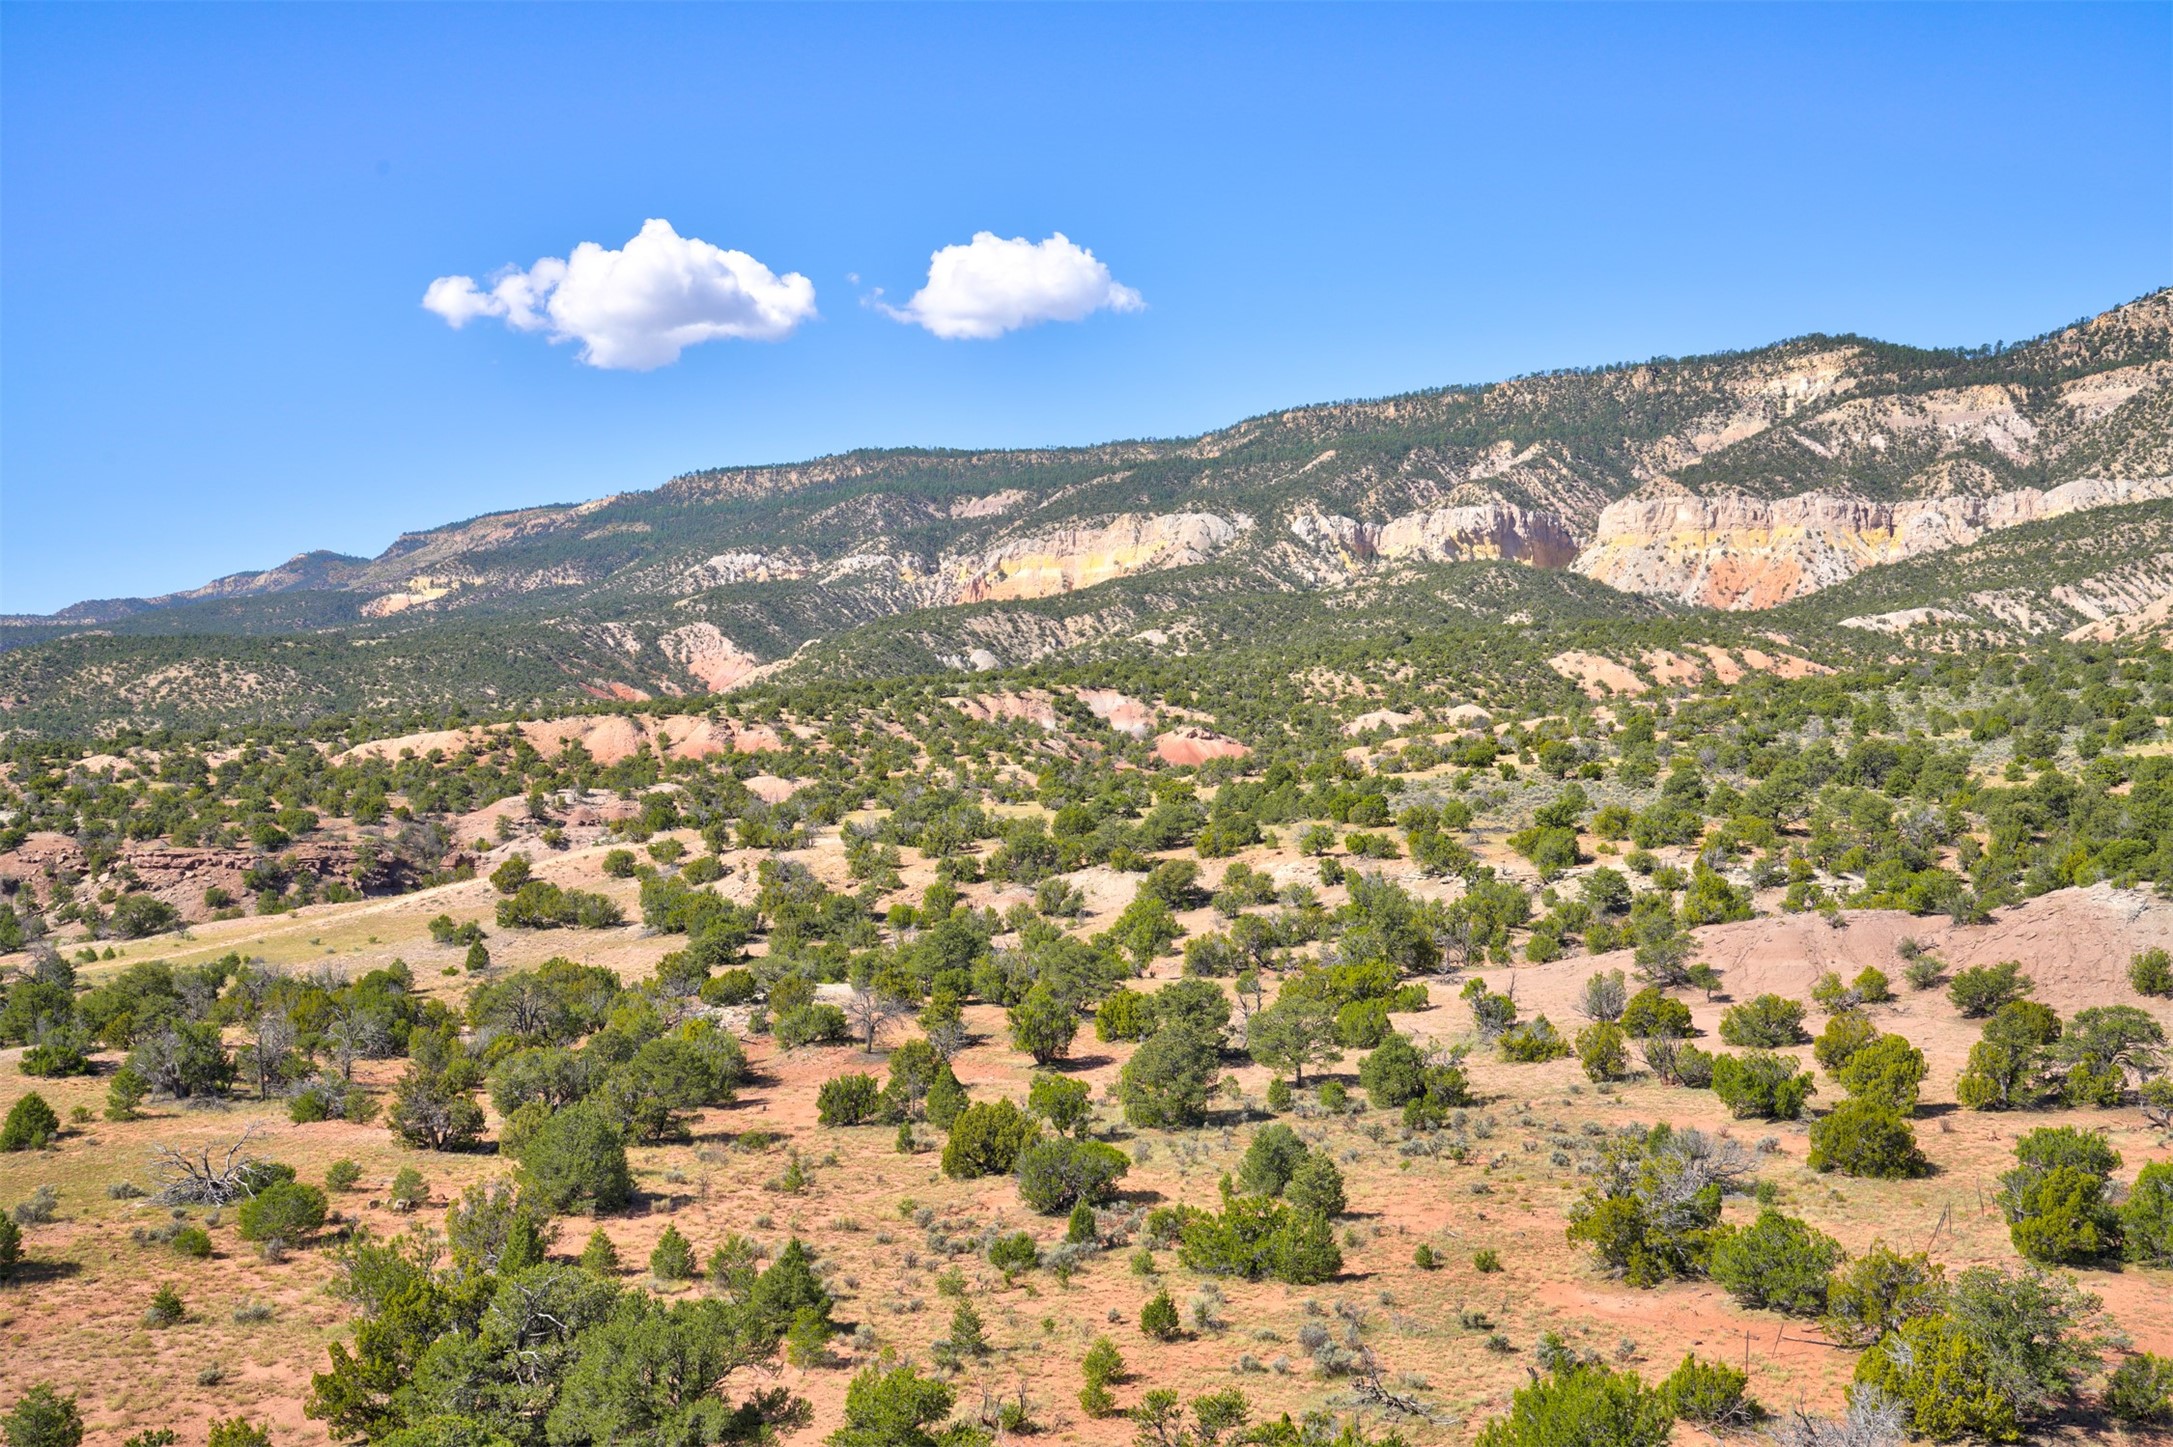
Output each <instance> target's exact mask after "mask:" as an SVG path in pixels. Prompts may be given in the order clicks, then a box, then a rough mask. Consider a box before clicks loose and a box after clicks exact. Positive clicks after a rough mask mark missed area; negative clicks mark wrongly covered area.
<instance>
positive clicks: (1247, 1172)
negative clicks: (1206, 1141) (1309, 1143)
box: [1237, 1047, 1386, 1196]
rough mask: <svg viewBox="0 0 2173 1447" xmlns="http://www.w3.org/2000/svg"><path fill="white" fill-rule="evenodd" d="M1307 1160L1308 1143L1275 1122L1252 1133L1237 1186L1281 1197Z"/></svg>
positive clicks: (1240, 1166)
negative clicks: (1299, 1164)
mask: <svg viewBox="0 0 2173 1447" xmlns="http://www.w3.org/2000/svg"><path fill="white" fill-rule="evenodd" d="M1383 1048H1384V1049H1385V1048H1386V1047H1383ZM1305 1157H1306V1149H1305V1142H1304V1141H1301V1140H1299V1139H1298V1133H1297V1132H1296V1131H1294V1130H1292V1129H1291V1128H1290V1127H1289V1126H1287V1125H1284V1124H1283V1123H1282V1122H1281V1121H1272V1122H1270V1123H1269V1124H1267V1125H1264V1126H1262V1127H1260V1129H1259V1130H1257V1131H1255V1132H1253V1138H1252V1143H1251V1144H1250V1145H1248V1146H1246V1148H1245V1159H1244V1160H1243V1161H1241V1162H1240V1163H1239V1164H1238V1168H1237V1183H1238V1185H1239V1186H1241V1187H1243V1188H1244V1189H1245V1190H1248V1191H1251V1192H1254V1193H1255V1194H1257V1195H1262V1196H1280V1195H1281V1194H1282V1193H1283V1187H1285V1186H1287V1185H1289V1184H1290V1177H1291V1173H1292V1172H1294V1171H1296V1170H1297V1169H1298V1163H1299V1162H1301V1161H1303V1160H1304V1159H1305Z"/></svg>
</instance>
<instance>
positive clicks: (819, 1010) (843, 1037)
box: [771, 1004, 852, 1050]
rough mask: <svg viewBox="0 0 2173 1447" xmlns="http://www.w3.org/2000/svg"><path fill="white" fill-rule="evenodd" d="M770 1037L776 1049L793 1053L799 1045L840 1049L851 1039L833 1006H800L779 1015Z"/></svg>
mask: <svg viewBox="0 0 2173 1447" xmlns="http://www.w3.org/2000/svg"><path fill="white" fill-rule="evenodd" d="M771 1033H773V1034H774V1035H775V1036H776V1037H777V1043H778V1044H779V1045H782V1046H784V1047H785V1048H786V1049H787V1050H795V1049H798V1048H799V1047H800V1046H802V1045H842V1044H844V1043H845V1042H846V1041H848V1040H850V1039H851V1038H852V1026H851V1025H850V1023H849V1022H848V1021H847V1020H846V1018H845V1012H844V1011H843V1010H840V1009H839V1008H838V1007H837V1006H835V1005H822V1004H816V1005H801V1006H799V1007H798V1008H796V1009H792V1010H787V1011H785V1012H784V1013H783V1014H781V1015H779V1016H778V1017H777V1023H776V1024H775V1025H773V1026H772V1027H771Z"/></svg>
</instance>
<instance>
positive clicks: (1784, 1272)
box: [1707, 1210, 1841, 1316]
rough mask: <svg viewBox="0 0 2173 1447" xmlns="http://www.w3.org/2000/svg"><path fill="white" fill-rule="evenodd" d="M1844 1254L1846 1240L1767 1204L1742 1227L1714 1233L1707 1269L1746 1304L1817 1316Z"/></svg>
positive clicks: (1823, 1304) (1795, 1314)
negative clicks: (1752, 1219) (1843, 1244)
mask: <svg viewBox="0 0 2173 1447" xmlns="http://www.w3.org/2000/svg"><path fill="white" fill-rule="evenodd" d="M1840 1260H1841V1244H1840V1243H1839V1242H1838V1241H1835V1240H1834V1239H1833V1238H1832V1237H1831V1236H1827V1235H1824V1234H1823V1233H1821V1232H1818V1231H1814V1230H1812V1229H1811V1228H1810V1227H1809V1226H1807V1225H1805V1224H1804V1223H1803V1222H1801V1221H1799V1220H1797V1219H1796V1218H1795V1217H1793V1216H1784V1215H1782V1214H1781V1213H1780V1212H1778V1211H1773V1210H1762V1211H1760V1212H1759V1213H1758V1219H1757V1220H1756V1221H1754V1222H1752V1223H1751V1224H1750V1225H1748V1226H1746V1227H1744V1228H1742V1229H1741V1230H1732V1229H1724V1230H1722V1231H1720V1232H1718V1233H1716V1235H1715V1236H1714V1239H1713V1244H1712V1253H1711V1256H1710V1257H1709V1265H1708V1267H1707V1270H1708V1271H1709V1272H1710V1273H1711V1275H1712V1278H1713V1280H1714V1281H1716V1282H1718V1283H1719V1284H1720V1285H1721V1286H1722V1287H1723V1288H1725V1289H1726V1290H1727V1292H1728V1294H1729V1295H1731V1296H1733V1297H1734V1298H1735V1299H1736V1300H1737V1301H1739V1302H1741V1303H1742V1304H1743V1305H1745V1306H1757V1307H1766V1308H1769V1309H1771V1310H1773V1311H1778V1312H1784V1313H1786V1314H1787V1315H1790V1316H1817V1315H1818V1314H1819V1313H1821V1312H1823V1311H1824V1310H1825V1309H1826V1289H1827V1286H1828V1284H1829V1283H1830V1282H1831V1281H1832V1279H1833V1270H1834V1267H1835V1266H1836V1265H1837V1264H1838V1263H1839V1262H1840Z"/></svg>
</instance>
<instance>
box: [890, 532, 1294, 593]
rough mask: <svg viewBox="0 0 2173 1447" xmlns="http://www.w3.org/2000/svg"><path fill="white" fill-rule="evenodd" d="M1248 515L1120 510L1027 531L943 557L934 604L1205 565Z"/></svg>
mask: <svg viewBox="0 0 2173 1447" xmlns="http://www.w3.org/2000/svg"><path fill="white" fill-rule="evenodd" d="M1252 527H1253V520H1252V519H1251V518H1250V517H1247V516H1244V515H1242V514H1240V515H1237V516H1232V517H1225V516H1222V515H1220V514H1217V513H1205V512H1183V513H1167V514H1163V515H1160V516H1139V515H1136V514H1125V515H1122V516H1119V517H1116V518H1112V519H1111V520H1110V521H1108V522H1106V523H1102V524H1099V525H1093V524H1082V525H1074V526H1069V527H1062V528H1056V529H1051V530H1048V531H1043V532H1035V533H1030V534H1028V535H1026V536H1023V537H1018V538H1014V539H1011V540H1009V541H1007V542H1004V543H1000V544H998V545H997V546H995V547H992V548H988V549H986V550H984V551H982V552H979V553H975V554H967V555H964V556H959V557H950V558H946V559H944V561H943V564H942V566H941V568H940V569H939V570H938V578H937V582H936V586H935V588H934V589H933V596H932V597H931V598H930V600H929V601H930V602H931V603H936V604H944V603H985V602H998V601H1002V600H1005V599H1019V598H1048V597H1053V596H1055V595H1056V594H1059V593H1070V592H1075V591H1077V590H1078V589H1080V588H1091V587H1093V586H1094V585H1095V584H1096V583H1106V582H1108V581H1109V580H1111V579H1112V578H1123V577H1129V576H1130V575H1132V574H1134V573H1142V572H1151V571H1155V570H1158V569H1162V568H1183V567H1189V566H1191V565H1192V564H1194V563H1204V562H1206V561H1207V560H1208V559H1209V558H1211V557H1213V556H1214V555H1215V554H1216V553H1218V552H1220V551H1222V549H1224V548H1225V547H1227V546H1229V545H1230V543H1232V542H1233V541H1235V540H1236V539H1237V538H1238V537H1239V536H1240V535H1242V534H1244V533H1248V532H1250V531H1251V530H1252Z"/></svg>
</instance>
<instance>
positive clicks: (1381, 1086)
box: [1358, 1035, 1426, 1110]
mask: <svg viewBox="0 0 2173 1447" xmlns="http://www.w3.org/2000/svg"><path fill="white" fill-rule="evenodd" d="M1358 1084H1359V1086H1360V1087H1361V1088H1362V1089H1363V1090H1364V1091H1365V1092H1366V1100H1367V1101H1368V1103H1370V1104H1371V1105H1372V1106H1373V1108H1374V1109H1375V1110H1384V1109H1393V1108H1395V1107H1397V1106H1401V1105H1402V1104H1404V1103H1405V1102H1406V1101H1409V1100H1415V1099H1416V1098H1418V1097H1419V1096H1420V1095H1422V1094H1424V1093H1425V1090H1426V1057H1425V1056H1424V1055H1422V1054H1421V1053H1420V1052H1419V1048H1418V1047H1417V1046H1416V1045H1413V1044H1412V1043H1411V1040H1410V1037H1409V1036H1406V1035H1389V1036H1388V1037H1387V1038H1385V1039H1383V1040H1382V1041H1381V1043H1380V1044H1379V1045H1378V1046H1376V1047H1375V1048H1374V1049H1373V1051H1372V1053H1371V1054H1369V1055H1367V1056H1366V1058H1365V1059H1363V1060H1361V1061H1359V1062H1358Z"/></svg>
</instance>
